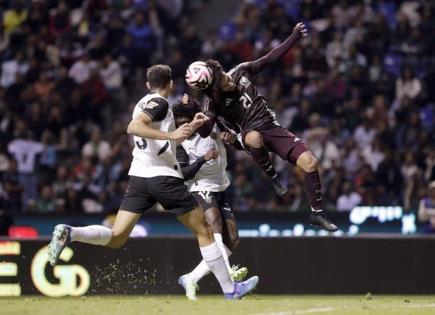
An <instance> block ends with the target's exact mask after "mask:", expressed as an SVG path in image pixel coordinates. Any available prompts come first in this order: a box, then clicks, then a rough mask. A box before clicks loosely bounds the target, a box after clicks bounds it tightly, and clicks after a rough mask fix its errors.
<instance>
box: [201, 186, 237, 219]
mask: <svg viewBox="0 0 435 315" xmlns="http://www.w3.org/2000/svg"><path fill="white" fill-rule="evenodd" d="M192 194H193V195H194V196H195V198H196V200H197V201H198V203H199V205H200V207H201V208H202V210H204V211H206V210H207V209H210V208H218V209H219V211H220V212H221V215H222V217H223V218H224V219H233V220H234V214H233V210H232V209H231V204H230V203H229V201H228V194H227V193H226V191H221V192H212V191H194V192H192Z"/></svg>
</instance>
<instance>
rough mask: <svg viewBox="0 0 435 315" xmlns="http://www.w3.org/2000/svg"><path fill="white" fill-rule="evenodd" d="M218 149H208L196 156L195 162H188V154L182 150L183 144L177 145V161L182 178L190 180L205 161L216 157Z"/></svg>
mask: <svg viewBox="0 0 435 315" xmlns="http://www.w3.org/2000/svg"><path fill="white" fill-rule="evenodd" d="M218 155H219V151H218V150H216V149H210V150H208V152H207V153H206V154H205V155H204V156H202V157H200V158H198V159H197V160H196V161H195V162H193V163H189V156H188V155H187V153H186V150H184V148H183V146H181V145H178V146H177V161H178V163H179V164H180V168H181V173H182V174H183V177H184V180H190V179H192V178H194V177H195V175H196V173H198V171H199V170H200V169H201V167H202V166H203V165H204V163H205V162H207V161H209V160H212V159H215V158H217V157H218Z"/></svg>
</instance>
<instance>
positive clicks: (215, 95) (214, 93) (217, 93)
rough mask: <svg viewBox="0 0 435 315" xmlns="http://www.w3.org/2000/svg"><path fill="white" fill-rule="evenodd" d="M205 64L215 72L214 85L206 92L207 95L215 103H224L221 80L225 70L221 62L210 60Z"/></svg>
mask: <svg viewBox="0 0 435 315" xmlns="http://www.w3.org/2000/svg"><path fill="white" fill-rule="evenodd" d="M205 63H206V64H207V66H208V67H209V68H210V69H211V70H212V72H213V81H212V82H213V83H212V85H211V86H210V88H208V89H207V90H206V91H205V93H206V94H207V96H209V97H210V98H211V100H212V101H213V102H214V103H218V104H220V103H222V101H223V96H222V89H221V79H222V74H223V72H224V69H223V67H222V65H221V64H220V63H219V61H217V60H214V59H209V60H207V61H206V62H205Z"/></svg>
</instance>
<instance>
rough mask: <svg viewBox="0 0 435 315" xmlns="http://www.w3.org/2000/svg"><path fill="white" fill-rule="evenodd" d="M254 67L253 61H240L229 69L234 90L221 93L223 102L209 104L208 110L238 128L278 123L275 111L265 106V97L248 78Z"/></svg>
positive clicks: (260, 126) (262, 126)
mask: <svg viewBox="0 0 435 315" xmlns="http://www.w3.org/2000/svg"><path fill="white" fill-rule="evenodd" d="M255 69H256V66H255V62H245V63H241V64H239V65H238V66H236V67H235V68H233V69H231V70H230V71H229V72H228V74H229V75H230V76H231V78H232V79H233V80H234V82H235V84H236V87H237V88H236V90H235V91H231V92H223V93H222V94H223V95H222V96H223V100H224V102H225V103H222V104H215V103H213V102H211V103H210V104H209V110H211V111H212V112H214V113H215V114H216V115H218V116H221V117H222V118H224V119H225V120H226V121H227V122H228V123H230V124H231V125H233V126H235V127H236V128H237V129H239V130H244V131H248V130H254V129H256V130H259V129H267V128H270V127H272V126H276V125H278V123H277V121H276V119H275V113H274V112H272V111H271V110H270V109H269V108H268V107H267V101H266V99H265V97H264V96H263V95H262V94H261V93H260V92H259V91H258V89H257V87H256V86H255V85H254V84H253V83H252V82H251V80H250V77H251V75H253V74H255Z"/></svg>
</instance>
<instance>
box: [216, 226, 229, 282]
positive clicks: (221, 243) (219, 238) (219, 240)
mask: <svg viewBox="0 0 435 315" xmlns="http://www.w3.org/2000/svg"><path fill="white" fill-rule="evenodd" d="M213 236H214V240H215V241H216V244H217V245H218V247H219V249H220V251H221V253H222V258H223V259H224V261H225V266H227V269H228V272H229V273H230V274H231V266H230V261H229V260H228V256H229V255H228V253H227V250H228V248H226V246H225V244H224V241H223V240H222V234H220V233H213Z"/></svg>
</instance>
